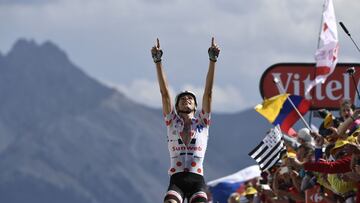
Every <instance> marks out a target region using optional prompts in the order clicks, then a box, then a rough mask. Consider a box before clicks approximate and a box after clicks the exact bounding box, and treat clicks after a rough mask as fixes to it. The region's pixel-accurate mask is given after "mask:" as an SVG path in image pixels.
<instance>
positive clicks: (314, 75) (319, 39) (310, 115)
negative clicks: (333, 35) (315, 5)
mask: <svg viewBox="0 0 360 203" xmlns="http://www.w3.org/2000/svg"><path fill="white" fill-rule="evenodd" d="M325 1H326V0H324V3H323V10H322V13H321V20H320V29H319V35H318V36H319V37H318V41H317V48H316V50H318V49H319V47H320V41H321V38H320V37H321V31H322V29H323V26H322V25H323V22H324V18H323V15H324V11H325ZM315 78H316V63H315V67H314V73H313V79H314V80H315ZM315 88H316V87H315ZM314 97H315V91H314V89H312V90H311V100H312V99H313V98H314ZM312 114H313V111H312V110H311V109H310V114H309V123H310V125H311V120H312Z"/></svg>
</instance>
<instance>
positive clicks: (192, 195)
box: [164, 172, 207, 203]
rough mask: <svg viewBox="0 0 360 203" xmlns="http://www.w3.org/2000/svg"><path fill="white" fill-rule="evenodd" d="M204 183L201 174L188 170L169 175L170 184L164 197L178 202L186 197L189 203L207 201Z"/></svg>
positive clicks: (180, 202)
mask: <svg viewBox="0 0 360 203" xmlns="http://www.w3.org/2000/svg"><path fill="white" fill-rule="evenodd" d="M206 191H207V190H206V184H205V181H204V177H203V176H202V175H199V174H196V173H190V172H180V173H175V174H173V175H172V176H171V177H170V184H169V187H168V191H167V193H166V196H165V199H164V200H168V199H174V200H176V201H177V202H178V203H182V202H184V199H185V198H186V199H188V202H189V203H193V202H207V195H206Z"/></svg>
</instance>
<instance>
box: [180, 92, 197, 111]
mask: <svg viewBox="0 0 360 203" xmlns="http://www.w3.org/2000/svg"><path fill="white" fill-rule="evenodd" d="M179 109H180V110H182V111H193V110H195V100H194V97H192V96H191V95H183V96H181V97H180V98H179Z"/></svg>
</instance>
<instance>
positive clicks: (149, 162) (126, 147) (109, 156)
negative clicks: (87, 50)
mask: <svg viewBox="0 0 360 203" xmlns="http://www.w3.org/2000/svg"><path fill="white" fill-rule="evenodd" d="M154 77H156V75H155V73H154ZM159 96H160V95H159ZM215 99H216V96H215V97H214V100H215ZM254 105H255V104H254ZM270 127H271V125H270V124H269V123H268V122H267V121H266V120H265V119H264V118H262V117H261V116H260V115H259V114H258V113H257V112H255V110H253V109H250V110H246V111H243V112H239V113H234V114H213V115H212V126H211V128H210V138H209V143H208V151H207V156H206V159H205V179H206V181H210V180H213V179H216V178H219V177H222V176H226V175H228V174H230V173H234V172H236V171H238V170H240V169H242V168H244V167H247V166H249V165H253V164H255V162H254V161H253V160H251V159H250V157H249V156H248V155H247V154H248V152H249V151H250V150H251V149H252V148H253V147H255V146H256V145H257V144H258V143H259V142H260V141H261V139H262V138H263V136H264V135H265V133H266V131H267V130H268V129H269V128H270ZM0 156H1V158H0V160H1V161H0V202H6V203H21V202H27V203H49V202H52V203H64V202H66V203H115V202H116V203H119V202H135V201H136V202H145V203H153V202H162V199H163V195H164V193H165V190H166V188H167V185H168V175H167V170H168V167H169V155H168V151H167V143H166V129H165V124H164V122H163V119H162V113H161V110H160V109H152V108H149V107H146V106H142V105H140V104H137V103H135V102H133V101H131V100H129V99H128V98H126V97H125V96H124V95H123V94H122V93H121V92H119V91H117V90H115V89H113V88H110V87H107V86H105V85H103V84H102V83H100V82H98V81H97V80H95V79H93V78H91V77H89V76H88V75H87V74H85V73H84V72H83V71H82V70H81V69H80V68H78V67H77V66H76V65H74V64H73V63H72V62H71V61H70V60H69V58H68V56H67V55H66V54H65V53H64V52H63V51H62V50H61V49H59V48H58V47H57V46H56V45H55V44H53V43H51V42H45V43H43V44H37V43H36V42H34V41H32V40H25V39H20V40H18V41H17V42H16V43H15V44H14V46H13V48H12V49H11V50H10V51H9V52H8V53H7V54H0Z"/></svg>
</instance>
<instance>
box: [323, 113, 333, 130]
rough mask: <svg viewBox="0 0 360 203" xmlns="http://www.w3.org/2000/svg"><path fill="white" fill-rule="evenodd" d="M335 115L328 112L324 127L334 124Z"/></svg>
mask: <svg viewBox="0 0 360 203" xmlns="http://www.w3.org/2000/svg"><path fill="white" fill-rule="evenodd" d="M333 121H334V117H333V115H332V114H331V113H328V115H326V116H325V118H324V128H330V127H331V126H332V125H333Z"/></svg>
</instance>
